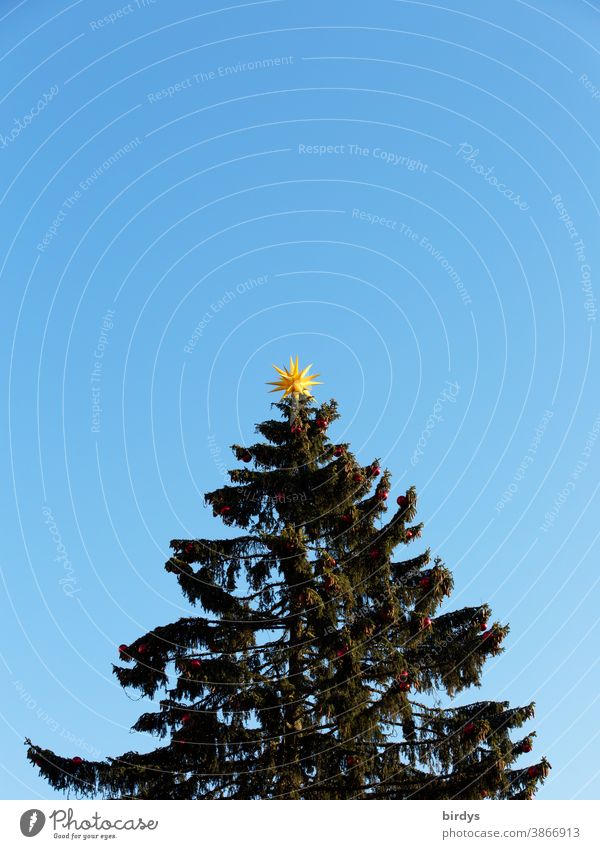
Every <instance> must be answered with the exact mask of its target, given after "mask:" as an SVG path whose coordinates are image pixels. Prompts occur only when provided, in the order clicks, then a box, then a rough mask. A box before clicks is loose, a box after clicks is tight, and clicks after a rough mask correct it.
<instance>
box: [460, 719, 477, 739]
mask: <svg viewBox="0 0 600 849" xmlns="http://www.w3.org/2000/svg"><path fill="white" fill-rule="evenodd" d="M474 731H475V725H474V724H473V723H472V722H467V724H466V725H465V727H464V728H463V734H466V735H467V737H468V736H469V734H472V733H473V732H474Z"/></svg>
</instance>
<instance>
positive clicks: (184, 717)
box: [181, 713, 191, 725]
mask: <svg viewBox="0 0 600 849" xmlns="http://www.w3.org/2000/svg"><path fill="white" fill-rule="evenodd" d="M190 719H191V716H190V714H189V713H184V714H183V716H182V717H181V721H182V722H183V724H184V725H185V723H186V722H189V721H190Z"/></svg>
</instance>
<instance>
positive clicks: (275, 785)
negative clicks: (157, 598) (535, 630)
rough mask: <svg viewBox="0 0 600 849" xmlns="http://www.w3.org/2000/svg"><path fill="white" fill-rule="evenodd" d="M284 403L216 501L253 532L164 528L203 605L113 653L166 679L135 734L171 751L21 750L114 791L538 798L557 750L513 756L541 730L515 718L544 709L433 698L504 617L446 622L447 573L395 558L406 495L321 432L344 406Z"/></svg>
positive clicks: (460, 678) (466, 613) (149, 683)
mask: <svg viewBox="0 0 600 849" xmlns="http://www.w3.org/2000/svg"><path fill="white" fill-rule="evenodd" d="M275 406H277V407H278V408H279V410H280V412H281V413H282V414H283V415H282V418H281V419H274V420H269V421H266V422H264V423H262V424H261V425H259V426H258V427H257V430H258V432H259V434H260V435H261V436H262V437H264V438H265V439H266V440H267V442H266V443H265V442H258V443H256V444H255V445H250V446H239V445H234V446H233V451H234V453H235V455H236V457H237V459H238V460H239V461H241V462H242V463H243V464H244V465H243V466H242V467H241V468H237V469H235V470H233V471H232V472H230V478H231V484H230V485H228V486H224V487H221V488H220V489H217V490H215V491H214V492H210V493H208V494H207V495H206V502H207V504H209V505H210V506H211V507H212V509H213V512H214V515H215V516H219V517H220V518H221V519H222V520H223V521H224V522H225V524H226V525H229V526H232V527H238V528H241V529H243V530H244V531H245V534H244V535H242V536H238V537H236V538H234V539H221V540H172V542H171V547H172V549H173V552H174V553H173V556H172V557H171V558H170V560H169V561H168V562H167V564H166V567H165V568H166V569H167V571H168V572H171V573H173V574H174V575H176V577H177V580H178V582H179V585H180V587H181V589H182V591H183V593H184V594H185V596H186V597H187V599H188V600H189V602H190V603H191V604H192V605H197V606H199V607H200V608H202V610H203V612H204V614H205V616H204V617H196V616H195V617H188V618H184V619H180V620H179V621H178V622H175V623H173V624H171V625H166V626H161V627H158V628H156V629H155V630H153V631H151V632H150V633H148V634H145V635H143V636H142V637H140V638H139V639H137V640H136V641H135V642H133V643H132V644H131V645H129V646H124V647H122V650H121V660H122V661H123V663H124V664H125V665H120V666H115V667H114V671H115V674H116V675H117V678H118V679H119V682H120V683H121V684H122V685H123V686H124V687H132V688H134V689H138V690H139V691H141V692H142V693H143V694H145V695H147V696H150V697H153V696H154V695H155V694H156V692H157V691H158V690H163V691H164V693H165V698H164V699H163V700H162V701H160V703H159V709H158V711H156V712H153V713H145V714H143V715H142V716H141V717H140V718H139V720H138V721H137V722H136V724H135V725H134V730H135V731H140V732H150V733H152V734H155V735H156V736H158V737H160V738H163V739H166V740H167V743H166V745H164V746H163V747H161V748H158V749H156V750H155V751H153V752H150V753H148V754H138V753H135V752H129V753H126V754H124V755H122V756H120V757H119V758H115V759H109V760H108V761H102V762H91V761H82V762H81V763H79V762H77V763H75V762H74V761H73V760H72V759H69V758H61V757H59V756H58V755H55V754H54V753H53V752H51V751H48V750H45V749H41V748H40V747H38V746H35V745H33V744H31V742H30V741H27V742H28V745H29V748H28V757H29V759H30V760H31V761H32V762H34V763H35V764H36V766H37V767H38V768H39V770H40V772H41V773H42V775H44V776H45V778H46V779H47V780H48V781H49V782H50V783H51V784H52V785H53V786H54V787H55V788H58V789H61V790H74V791H76V792H78V793H80V794H83V795H89V796H96V795H100V794H103V795H105V796H107V797H110V798H129V797H134V798H139V799H189V798H197V799H210V798H218V799H223V798H231V799H265V798H293V799H349V798H364V799H479V798H483V797H484V796H489V797H491V798H497V799H524V798H531V796H532V795H533V793H534V791H535V789H536V786H537V784H538V783H539V782H540V781H543V780H544V778H545V777H546V775H547V771H548V769H549V764H548V763H547V762H546V761H545V760H542V761H541V762H540V763H538V764H537V765H535V766H531V767H527V768H524V769H517V768H515V766H514V764H515V762H516V760H517V758H518V757H519V755H521V754H522V753H523V752H528V751H530V749H531V745H532V735H529V736H528V737H525V738H523V739H522V740H519V741H517V742H512V741H511V739H510V732H511V731H512V730H513V729H518V728H520V727H521V726H522V725H523V723H524V722H526V721H527V720H529V719H530V718H531V717H532V716H533V705H528V706H527V707H524V708H517V709H511V708H510V707H509V705H508V703H506V702H478V703H475V704H470V705H465V706H462V707H450V708H444V709H442V708H439V707H436V706H435V705H436V704H437V698H438V697H439V695H440V692H445V693H446V694H448V695H449V696H454V695H455V694H458V693H461V692H462V691H463V690H465V689H466V688H468V687H472V686H478V685H479V683H480V677H481V673H482V667H483V665H484V663H485V661H486V659H487V658H488V657H489V656H490V655H495V654H498V653H499V652H500V651H502V648H501V643H502V640H503V639H504V637H505V636H506V634H507V632H508V628H507V627H502V626H501V625H500V624H499V623H490V624H487V625H486V623H488V621H489V619H490V615H491V612H490V610H489V608H488V607H487V606H486V605H483V606H480V607H471V608H463V609H462V610H457V611H453V612H448V613H444V614H442V615H439V616H437V617H436V616H435V613H436V611H437V610H438V609H439V608H440V605H441V604H442V602H443V601H444V599H445V597H446V596H449V595H450V593H451V591H452V585H453V582H452V575H451V574H450V572H449V571H448V569H447V568H446V567H445V566H444V564H443V562H442V561H441V560H440V559H439V558H436V559H434V561H433V562H431V555H430V552H429V551H428V550H427V551H425V552H424V553H423V554H419V555H416V556H413V557H411V558H408V559H398V554H400V556H402V552H403V551H405V549H404V546H408V545H409V544H412V542H413V541H414V540H415V539H416V538H418V537H420V535H421V531H422V526H421V525H420V524H414V519H415V515H416V493H415V490H414V489H412V488H411V489H409V490H408V491H407V492H406V493H405V496H404V502H403V503H402V504H400V505H399V506H398V507H396V505H394V509H392V510H390V509H389V508H388V489H389V485H390V475H389V472H387V471H386V470H383V471H382V470H381V469H380V468H379V464H378V461H377V460H373V461H372V462H371V463H369V464H368V465H366V466H361V465H360V464H359V463H358V462H357V460H356V458H355V457H354V456H353V455H352V453H351V452H350V451H349V449H348V446H347V445H346V444H343V445H340V446H334V445H332V444H331V443H330V442H329V440H328V439H327V435H326V431H327V426H328V423H331V422H332V421H333V420H334V419H336V418H338V414H337V408H336V404H335V402H333V401H332V402H330V403H329V404H323V405H321V406H320V407H316V406H315V405H314V404H313V403H312V402H310V401H306V400H304V401H300V402H299V403H298V406H294V402H288V401H285V402H281V403H279V404H277V405H275ZM250 462H251V463H252V465H250ZM484 627H485V631H483V628H484Z"/></svg>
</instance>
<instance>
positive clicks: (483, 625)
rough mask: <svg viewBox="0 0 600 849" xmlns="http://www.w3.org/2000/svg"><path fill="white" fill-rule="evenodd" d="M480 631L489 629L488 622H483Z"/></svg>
mask: <svg viewBox="0 0 600 849" xmlns="http://www.w3.org/2000/svg"><path fill="white" fill-rule="evenodd" d="M479 630H480V631H487V622H482V623H481V625H480V626H479Z"/></svg>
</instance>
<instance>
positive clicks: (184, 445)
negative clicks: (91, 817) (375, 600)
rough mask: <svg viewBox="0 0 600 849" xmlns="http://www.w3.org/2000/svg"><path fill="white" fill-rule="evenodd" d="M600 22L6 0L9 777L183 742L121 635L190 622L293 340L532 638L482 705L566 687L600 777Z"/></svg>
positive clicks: (481, 593) (562, 750)
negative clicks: (176, 549)
mask: <svg viewBox="0 0 600 849" xmlns="http://www.w3.org/2000/svg"><path fill="white" fill-rule="evenodd" d="M208 5H210V6H211V7H214V8H210V9H208V8H206V9H205V7H208ZM199 9H202V10H204V11H199ZM599 25H600V7H599V5H598V3H597V2H586V1H585V0H568V2H567V0H560V1H559V0H534V2H532V3H529V2H520V0H506V2H503V3H480V2H475V0H444V2H440V3H438V2H429V3H425V2H423V3H420V2H403V1H402V0H400V1H399V2H392V0H375V2H372V3H368V4H336V3H329V4H327V3H322V2H319V3H317V2H302V3H293V2H290V1H289V0H272V2H256V3H241V4H238V5H232V6H231V7H230V8H227V7H224V6H223V4H219V3H214V4H205V3H202V4H197V3H192V2H177V3H168V2H166V0H155V2H154V3H151V2H149V0H146V2H142V0H139V3H137V2H135V0H132V2H131V3H130V4H125V3H122V4H120V0H94V2H92V1H91V0H79V2H72V3H68V2H62V0H61V2H59V0H44V2H41V0H38V2H34V0H23V1H22V2H12V0H11V2H6V0H3V2H2V3H0V73H1V79H2V87H1V92H0V198H1V206H0V209H1V214H2V221H3V226H2V230H1V235H0V274H1V282H2V287H3V297H2V311H1V321H2V333H1V334H0V349H1V354H2V376H1V380H2V387H1V389H2V397H3V398H4V399H5V401H4V408H3V413H2V435H3V440H4V441H3V445H8V447H9V450H3V451H2V454H1V464H2V465H1V472H2V479H3V481H4V486H3V488H2V493H1V498H2V516H3V520H4V522H3V525H4V536H3V546H2V555H1V561H0V565H1V567H2V573H3V580H4V590H5V592H4V593H3V601H2V633H3V638H2V657H1V658H0V659H1V660H2V674H3V688H2V689H3V694H4V695H3V700H2V701H3V704H2V720H3V722H2V746H1V751H2V758H1V760H2V767H3V768H2V772H0V775H1V778H0V782H1V786H0V793H1V794H2V795H3V796H4V797H6V798H29V797H31V798H43V797H45V798H48V797H50V790H49V788H48V787H47V785H46V784H45V783H44V782H42V781H41V780H39V779H38V778H37V776H36V774H35V772H34V771H33V770H32V769H31V767H30V766H29V765H28V764H27V763H26V761H25V749H24V746H23V743H22V741H23V738H24V736H25V735H28V736H30V737H31V738H32V739H33V740H35V742H36V743H38V744H40V745H46V746H48V747H51V748H53V749H55V750H57V751H60V752H61V753H64V754H66V755H75V754H80V755H82V756H84V757H88V756H90V755H91V756H94V755H97V756H104V755H110V754H119V753H120V752H122V751H125V750H127V749H130V748H131V747H133V746H137V745H141V746H142V747H150V746H153V745H154V741H153V740H151V739H150V740H148V739H144V738H143V736H142V735H135V737H134V736H132V735H131V733H130V732H129V727H130V725H131V724H132V723H133V722H134V721H135V719H136V718H137V717H138V715H139V714H140V713H142V712H144V711H146V710H149V709H151V704H150V703H149V702H147V701H145V700H143V699H142V700H137V699H136V698H135V697H134V698H133V699H128V698H127V695H126V694H125V693H124V692H123V691H122V690H121V688H120V687H119V686H118V684H117V682H116V680H115V678H114V676H113V675H112V673H111V663H113V662H115V661H116V660H117V652H116V646H117V645H118V644H119V643H121V642H125V643H127V642H129V641H130V640H132V639H134V638H135V637H137V636H138V635H139V634H141V633H143V632H145V631H146V630H149V629H151V628H152V627H153V626H155V625H159V624H165V623H167V622H170V621H173V620H174V619H176V618H178V617H180V616H182V615H186V614H187V613H188V610H189V609H188V606H187V605H186V604H185V602H184V600H183V599H182V596H181V595H180V593H179V592H178V589H177V584H176V582H175V581H174V579H173V576H171V575H169V574H167V573H166V572H164V570H163V564H164V561H165V559H166V557H167V555H168V551H169V549H168V542H169V540H170V539H171V538H173V537H185V536H219V535H220V534H221V533H222V529H221V526H220V523H219V522H218V521H217V520H214V519H212V518H211V515H210V511H208V510H207V509H206V508H205V507H204V506H203V502H202V494H203V493H204V492H205V491H208V490H211V489H214V488H215V487H217V486H219V485H220V484H221V483H222V482H223V469H224V468H226V467H230V466H231V465H232V464H233V463H232V462H230V454H229V450H228V446H229V445H230V444H231V443H233V442H242V443H243V442H244V441H250V440H252V439H253V426H254V423H255V422H257V421H260V420H262V419H264V418H266V417H267V416H268V415H269V402H270V397H269V396H268V395H267V394H266V387H265V385H264V383H265V381H267V380H270V379H272V376H271V374H270V371H271V363H272V362H276V363H282V362H283V361H284V360H285V359H286V358H287V357H288V356H289V354H292V353H293V354H296V353H298V354H299V355H300V358H301V360H302V361H303V362H306V363H308V362H313V363H314V364H315V367H316V368H317V370H318V371H320V372H321V373H322V375H323V378H322V379H323V380H324V381H325V384H324V386H323V387H320V388H319V391H318V397H319V398H321V399H328V398H329V397H333V396H334V397H336V398H337V399H338V401H339V404H340V408H341V412H342V414H343V419H342V420H341V421H340V422H339V423H338V424H336V425H335V427H334V428H332V436H333V438H334V439H336V440H338V439H340V440H341V439H344V440H349V441H351V443H352V446H353V449H354V450H355V451H356V452H357V454H358V456H359V457H360V458H361V459H362V460H363V461H364V462H367V461H369V460H371V459H372V458H373V457H380V458H381V459H382V463H383V464H384V465H386V466H388V467H389V468H390V469H391V470H392V471H393V473H394V482H393V486H394V490H393V495H394V496H395V495H396V494H397V492H398V491H401V490H402V491H403V490H404V489H405V488H406V487H407V486H409V485H411V484H414V485H415V486H416V487H417V490H418V493H419V496H420V501H419V508H420V509H419V516H418V518H419V519H420V520H422V521H424V522H425V525H426V527H425V533H424V538H423V542H424V544H425V545H429V546H431V548H432V551H433V552H434V553H436V554H437V553H439V554H441V555H442V556H443V557H444V559H445V561H446V563H447V564H448V566H450V567H451V568H452V569H453V571H454V575H455V580H456V592H455V595H454V596H453V598H452V600H451V603H452V605H453V606H463V605H472V604H478V603H480V602H483V601H489V602H490V603H491V605H492V606H493V609H494V612H495V616H496V618H497V619H499V620H500V621H502V622H506V621H508V622H510V624H511V628H512V630H511V634H510V636H509V638H508V640H507V642H506V646H507V651H506V652H505V654H504V655H502V656H501V657H500V658H498V659H496V660H494V661H492V662H490V663H489V665H488V667H487V674H486V676H485V684H484V687H483V688H482V690H481V691H479V692H475V693H474V694H473V698H479V697H491V698H501V699H505V698H506V699H510V701H511V702H512V703H514V704H524V703H527V702H529V701H530V700H532V699H534V700H535V701H536V702H537V717H536V720H535V722H533V723H532V724H531V726H529V727H530V728H535V729H537V731H538V741H537V743H536V747H535V753H536V755H537V754H540V755H541V754H542V753H545V754H546V755H547V757H548V758H549V760H550V761H551V763H552V764H553V766H554V769H553V771H552V773H551V776H550V779H549V780H548V782H547V784H546V786H545V787H544V789H543V790H542V791H541V792H540V794H539V798H545V799H556V798H597V797H598V792H599V789H600V780H599V773H598V762H599V760H600V740H599V737H598V732H597V729H596V727H595V726H596V722H595V721H594V720H595V718H596V717H597V714H598V693H599V688H598V683H599V669H598V657H597V655H598V652H597V645H598V639H599V636H600V634H599V628H598V615H597V602H598V519H597V516H598V505H599V500H600V499H599V497H598V479H599V474H598V471H599V468H600V445H599V444H598V441H600V440H598V435H599V434H598V431H599V430H600V420H599V416H600V401H599V398H598V385H597V374H598V350H597V342H596V339H595V334H596V333H597V330H596V309H597V302H596V299H597V298H599V297H600V283H599V282H598V281H597V280H596V279H595V272H596V269H597V268H598V267H599V265H600V245H599V240H598V236H597V233H598V211H599V210H598V206H597V200H598V188H599V185H598V183H599V178H600V175H599V172H598V167H597V163H598V153H599V147H598V126H599V124H598V119H599V117H600V53H599V49H598V47H597V46H596V45H597V44H598V38H597V34H598V32H599ZM590 434H591V435H590ZM419 452H420V453H419Z"/></svg>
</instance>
